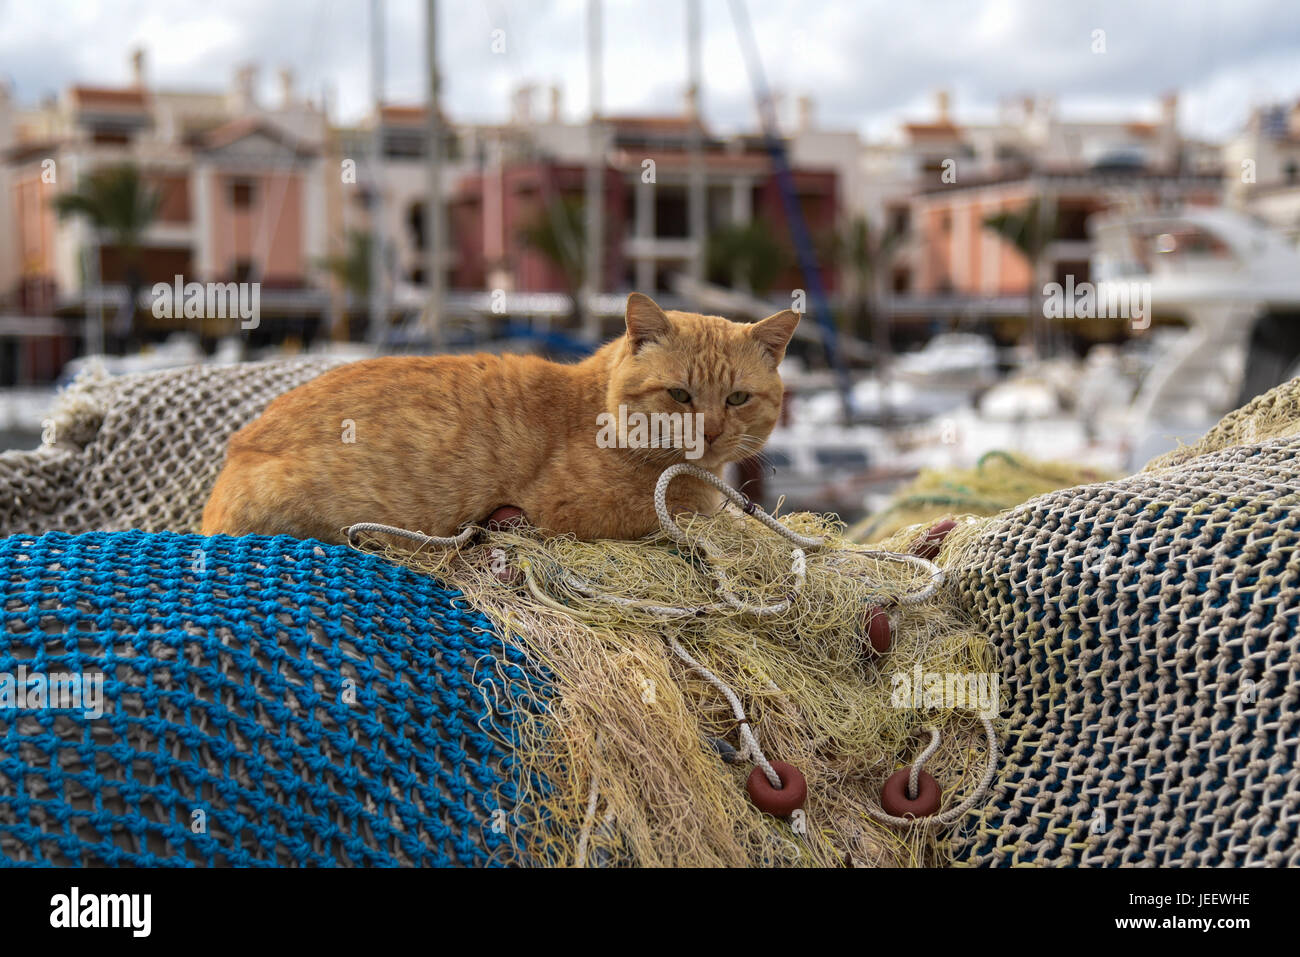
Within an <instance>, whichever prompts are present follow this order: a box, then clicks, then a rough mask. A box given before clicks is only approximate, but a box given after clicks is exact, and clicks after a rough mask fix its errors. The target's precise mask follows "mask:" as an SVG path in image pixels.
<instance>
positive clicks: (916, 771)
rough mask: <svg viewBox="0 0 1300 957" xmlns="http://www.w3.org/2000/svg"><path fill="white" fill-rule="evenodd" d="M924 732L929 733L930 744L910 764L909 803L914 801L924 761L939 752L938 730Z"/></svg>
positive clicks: (928, 729)
mask: <svg viewBox="0 0 1300 957" xmlns="http://www.w3.org/2000/svg"><path fill="white" fill-rule="evenodd" d="M925 730H926V731H929V732H930V743H929V744H928V745H926V748H925V750H924V751H922V752H921V754H920V756H919V757H918V758H917V759H916V760H915V761H913V762H912V773H911V774H909V775H908V776H907V799H908V800H909V801H915V800H916V785H917V782H918V781H919V780H920V779H921V768H923V767H924V766H925V762H926V761H929V760H930V758H931V756H932V755H933V754H934V752H936V751H938V750H939V729H938V728H926V729H925Z"/></svg>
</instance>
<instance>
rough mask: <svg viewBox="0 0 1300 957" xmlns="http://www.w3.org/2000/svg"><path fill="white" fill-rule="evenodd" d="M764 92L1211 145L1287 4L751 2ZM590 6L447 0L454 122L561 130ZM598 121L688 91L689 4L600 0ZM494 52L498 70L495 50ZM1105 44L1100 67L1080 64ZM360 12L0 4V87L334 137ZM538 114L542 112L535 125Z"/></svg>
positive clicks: (286, 5)
mask: <svg viewBox="0 0 1300 957" xmlns="http://www.w3.org/2000/svg"><path fill="white" fill-rule="evenodd" d="M701 5H702V7H703V22H704V31H703V32H704V60H705V67H704V78H705V87H706V89H705V98H704V104H705V110H706V116H707V118H708V119H709V121H710V123H711V124H712V125H714V126H715V127H717V128H718V129H722V130H729V129H737V128H741V127H745V126H748V125H750V124H752V122H753V118H754V107H753V98H752V93H751V92H750V86H749V80H748V77H747V74H746V71H745V65H744V60H743V59H742V57H741V51H740V46H739V44H738V42H737V37H736V32H735V28H734V26H733V22H732V19H731V15H730V13H729V9H728V4H727V2H726V0H701ZM748 5H749V10H750V17H751V20H752V22H753V27H754V32H755V35H756V37H757V40H758V46H759V48H760V51H761V54H762V58H763V60H764V63H765V66H766V70H767V74H768V79H769V82H770V83H771V85H772V86H773V87H774V88H776V89H779V90H782V91H784V92H785V93H786V94H787V95H788V97H789V98H790V100H791V101H792V100H793V98H794V97H796V96H799V95H802V94H811V95H812V96H813V97H814V98H815V100H816V102H817V115H818V120H819V122H820V123H821V124H822V125H823V126H827V127H835V128H849V129H857V130H859V131H861V132H862V133H864V134H866V135H868V136H871V137H882V136H886V135H889V134H891V133H892V132H893V131H894V130H895V129H896V127H897V124H898V123H899V121H901V120H905V119H926V118H929V117H930V116H931V114H932V102H933V93H934V91H935V90H936V89H938V88H946V89H949V90H950V91H951V94H952V100H953V109H954V113H955V114H956V116H957V118H958V119H959V120H960V119H980V118H987V117H989V116H991V115H993V114H994V113H995V111H996V107H997V104H998V102H999V101H1000V100H1002V99H1004V98H1007V97H1011V96H1019V95H1022V94H1024V93H1029V92H1032V93H1036V94H1039V95H1049V96H1052V97H1054V98H1055V99H1056V102H1057V104H1058V107H1059V109H1060V111H1061V112H1062V113H1063V114H1065V115H1067V116H1073V117H1080V118H1084V117H1091V116H1113V115H1116V114H1119V115H1122V116H1136V117H1147V118H1150V117H1154V115H1155V105H1156V99H1157V97H1158V96H1159V95H1160V94H1161V93H1162V92H1164V91H1166V90H1171V89H1177V90H1178V91H1180V93H1181V95H1182V101H1181V108H1180V119H1181V122H1182V123H1183V125H1184V128H1185V129H1187V130H1188V131H1189V132H1191V133H1193V134H1196V135H1202V136H1206V137H1210V138H1217V137H1222V136H1224V135H1225V134H1228V133H1231V132H1232V131H1233V130H1235V129H1236V128H1237V127H1239V126H1240V124H1241V123H1242V121H1243V120H1244V119H1245V117H1246V116H1247V114H1248V112H1249V109H1250V107H1251V106H1252V105H1255V104H1259V103H1266V102H1273V101H1278V100H1283V99H1292V98H1296V97H1298V96H1300V3H1297V2H1296V0H1227V2H1208V0H1173V2H1166V0H1118V2H1103V3H1073V2H1070V3H1064V2H1050V0H980V2H975V0H967V2H963V0H907V2H899V0H883V2H875V0H872V2H863V0H799V2H784V3H782V2H776V0H748ZM586 6H587V3H586V0H440V4H439V7H440V13H439V15H440V18H441V30H442V40H441V44H440V49H441V55H442V57H443V63H444V76H445V78H446V79H445V91H446V93H445V95H446V101H447V104H446V105H447V109H448V110H449V112H450V113H451V114H452V115H453V116H455V117H457V118H461V119H466V120H471V119H472V120H499V119H503V118H504V117H505V116H506V115H507V113H508V109H509V106H508V104H509V98H510V91H511V90H512V89H514V88H515V87H516V86H518V85H519V84H521V83H524V82H528V81H532V82H536V83H538V84H539V85H541V86H547V85H550V84H553V83H554V84H558V85H559V86H560V87H561V88H562V89H563V91H564V110H565V113H566V114H568V115H569V116H571V117H573V118H578V117H579V116H581V115H583V110H584V108H585V104H586V102H587V81H586V61H585V49H586V47H585V24H586V14H585V11H586ZM385 8H386V17H385V19H386V26H387V30H386V38H387V40H386V42H387V49H388V63H387V78H386V95H387V99H389V100H391V101H408V102H416V101H418V100H419V99H420V98H421V94H422V90H423V87H424V79H423V69H424V53H423V49H424V39H423V28H424V3H423V2H422V0H386V7H385ZM604 9H605V17H604V19H605V104H606V110H607V112H611V113H646V112H674V111H677V110H678V109H679V108H680V105H681V102H682V92H681V91H682V88H683V84H684V83H685V78H686V52H685V43H684V35H685V0H605V3H604ZM496 30H501V31H503V33H502V34H500V35H499V36H500V37H503V38H504V41H505V51H504V52H503V53H498V52H494V51H493V35H494V31H496ZM1097 30H1104V31H1105V36H1104V41H1105V52H1104V53H1094V52H1093V50H1092V48H1093V45H1094V36H1095V33H1094V31H1097ZM367 31H368V4H367V3H366V2H365V0H168V2H162V0H80V2H76V0H38V2H35V3H32V2H30V0H0V80H4V81H7V82H8V83H9V84H10V85H11V87H12V88H13V89H14V90H15V91H16V94H17V97H18V98H19V100H20V101H22V102H24V103H32V102H36V101H38V100H39V99H40V98H41V97H42V96H45V95H47V94H51V93H56V92H58V91H59V90H62V89H63V88H64V87H65V86H66V85H68V84H69V83H72V82H83V83H96V84H120V83H124V82H125V81H126V80H127V78H128V67H127V56H128V52H129V50H130V49H131V48H132V47H133V46H136V45H142V46H143V47H144V48H145V49H146V50H147V53H148V57H149V73H150V77H151V80H152V81H153V82H154V83H156V84H159V85H164V86H169V87H180V88H193V89H223V88H225V87H227V86H228V85H229V82H230V78H231V75H232V73H233V72H234V70H235V68H236V67H237V66H238V65H239V64H240V63H243V62H247V61H252V62H255V63H258V64H259V65H260V66H261V67H262V87H263V95H264V97H265V98H266V99H267V100H269V101H270V100H274V98H275V95H276V93H275V90H276V80H275V72H276V70H277V69H278V68H279V67H281V66H289V67H291V68H292V69H293V70H294V71H295V73H296V76H297V81H298V87H299V89H300V90H304V91H308V92H310V93H312V94H319V92H320V91H321V90H323V89H325V88H326V87H329V88H331V89H332V90H333V91H334V95H335V97H336V103H337V105H338V112H339V114H340V115H341V118H342V119H344V120H350V119H355V118H356V117H357V116H358V115H359V114H360V113H361V112H363V111H364V110H365V108H366V103H367V101H368V98H369V95H370V94H369V81H368V75H369V74H368V65H367V55H368V54H367V45H366V37H367ZM544 102H545V101H544V98H543V97H539V99H538V106H539V107H542V106H543V105H544Z"/></svg>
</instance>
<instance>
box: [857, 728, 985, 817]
mask: <svg viewBox="0 0 1300 957" xmlns="http://www.w3.org/2000/svg"><path fill="white" fill-rule="evenodd" d="M979 719H980V722H981V723H982V724H983V725H984V733H985V736H986V737H987V738H988V746H989V753H988V758H987V759H986V760H985V765H984V776H983V777H982V778H980V782H979V784H977V785H976V786H975V790H973V791H971V793H970V794H969V795H967V797H966V800H964V801H962V802H961V803H960V804H958V805H957V806H956V807H952V808H949V809H948V810H946V811H944V812H943V813H941V814H931V815H929V816H928V817H896V816H894V815H893V814H889V813H887V812H886V811H884V810H883V809H881V808H878V807H875V806H873V805H871V804H868V805H867V813H868V814H870V815H871V816H872V817H873V818H875V819H876V820H877V821H880V822H881V823H882V824H892V825H894V826H896V827H913V826H915V825H919V824H927V825H932V824H938V825H940V826H942V827H946V826H948V825H949V824H954V823H956V822H957V821H958V820H959V819H960V818H961V816H962V815H963V814H965V813H966V812H967V811H969V810H970V809H971V808H972V807H974V806H975V803H976V802H977V801H979V800H981V799H982V798H983V797H984V795H985V794H986V793H987V792H988V789H989V787H990V786H991V785H992V784H993V777H994V775H996V774H997V768H998V753H999V751H998V735H997V731H996V730H995V729H994V727H993V721H992V720H991V719H990V718H989V716H988V715H986V714H981V715H980V716H979ZM930 733H931V735H932V737H931V739H930V746H929V747H927V748H926V749H925V751H924V752H923V753H922V755H921V757H920V758H918V759H917V764H914V765H913V766H912V774H911V775H909V778H908V780H909V787H911V788H912V789H913V790H912V793H911V795H910V796H911V797H915V795H916V791H915V784H913V783H912V782H914V781H915V780H916V777H919V776H920V767H919V765H920V764H921V763H924V761H925V760H927V759H928V758H929V757H930V755H932V754H934V750H935V748H937V747H938V743H939V734H938V732H937V731H934V730H931V732H930Z"/></svg>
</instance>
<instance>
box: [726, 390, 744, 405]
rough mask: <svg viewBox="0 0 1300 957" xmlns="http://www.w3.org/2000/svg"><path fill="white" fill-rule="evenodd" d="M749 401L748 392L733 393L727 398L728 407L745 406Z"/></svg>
mask: <svg viewBox="0 0 1300 957" xmlns="http://www.w3.org/2000/svg"><path fill="white" fill-rule="evenodd" d="M748 401H749V393H748V392H733V393H731V395H729V396H727V405H744V404H745V403H746V402H748Z"/></svg>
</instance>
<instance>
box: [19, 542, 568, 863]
mask: <svg viewBox="0 0 1300 957" xmlns="http://www.w3.org/2000/svg"><path fill="white" fill-rule="evenodd" d="M0 595H2V596H3V617H4V639H3V640H2V641H0V864H7V865H14V864H17V865H68V866H84V865H96V864H98V865H145V866H157V865H180V866H187V865H200V866H201V865H241V866H252V865H292V864H297V865H323V866H330V865H340V866H341V865H370V866H383V865H453V864H454V865H491V864H501V863H509V862H510V860H511V854H510V840H509V834H510V829H511V826H512V820H511V818H510V811H509V809H510V808H512V807H513V806H514V800H515V795H516V790H515V782H516V778H515V775H516V773H517V771H518V768H517V766H516V764H515V762H514V760H513V758H512V753H513V749H512V742H513V740H514V737H513V721H512V715H515V714H517V713H518V712H517V711H515V710H514V709H516V708H518V707H520V704H519V703H520V702H525V703H527V702H535V701H537V700H539V699H540V698H541V697H542V696H544V694H545V687H544V684H543V682H541V681H540V680H539V679H538V678H537V677H536V676H535V673H533V672H532V671H530V670H529V669H528V667H527V665H526V663H525V661H524V659H523V657H522V655H521V654H520V652H519V651H518V650H517V649H516V648H514V647H513V646H511V645H508V644H506V643H504V642H502V640H501V639H500V637H498V636H497V635H495V634H494V632H493V630H492V626H491V625H490V623H489V622H488V621H487V620H486V619H485V618H483V617H482V616H481V615H480V614H478V613H477V612H475V611H473V610H472V609H470V608H469V607H468V606H467V605H466V604H465V603H464V601H463V600H461V601H458V600H457V599H458V593H457V592H455V591H449V590H447V589H445V588H443V587H441V586H440V585H439V584H438V583H437V582H436V581H435V580H433V579H432V578H429V577H428V576H425V575H420V574H417V573H415V572H413V571H411V570H409V569H406V568H402V567H399V566H396V565H393V564H391V563H388V562H385V561H383V560H381V559H379V558H376V557H374V556H370V555H364V554H360V553H358V552H356V551H353V550H351V549H347V548H343V547H338V546H330V545H323V544H321V543H319V542H313V541H298V540H296V539H291V538H285V537H279V538H265V537H247V538H228V537H225V536H217V537H213V538H205V537H202V536H197V535H178V534H172V533H156V534H146V533H143V532H116V533H88V534H84V535H75V536H71V535H66V534H62V533H57V532H51V533H47V534H44V535H40V536H23V535H15V536H11V537H9V538H5V539H0ZM6 676H7V677H8V680H7V681H6V680H5V679H6ZM97 682H98V684H99V697H98V701H97V699H96V690H95V688H96V683H97ZM97 711H102V714H100V715H96V712H97ZM503 805H504V806H503Z"/></svg>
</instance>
